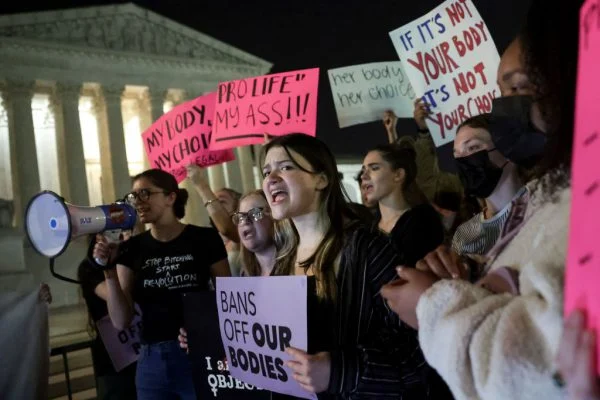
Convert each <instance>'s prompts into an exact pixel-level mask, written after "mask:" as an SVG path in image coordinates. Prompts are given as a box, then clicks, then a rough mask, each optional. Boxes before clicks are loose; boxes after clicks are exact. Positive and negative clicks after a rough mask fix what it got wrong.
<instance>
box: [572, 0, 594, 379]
mask: <svg viewBox="0 0 600 400" xmlns="http://www.w3.org/2000/svg"><path fill="white" fill-rule="evenodd" d="M599 59H600V2H598V0H589V1H587V2H586V3H585V4H584V5H583V7H582V8H581V13H580V26H579V63H578V77H577V97H576V100H575V107H576V108H575V135H574V143H573V165H572V171H571V188H572V194H571V196H572V197H571V221H570V231H569V252H568V257H567V271H566V277H565V315H568V314H569V313H570V312H571V311H573V310H574V309H583V310H584V311H585V312H586V314H587V323H588V328H590V329H593V330H595V331H596V334H598V333H599V328H600V301H599V294H598V287H597V286H598V280H599V279H600V250H599V249H600V247H599V245H598V226H600V208H599V207H598V205H599V204H600V120H599V119H598V104H600V76H599V75H598V60H599ZM596 337H597V340H598V338H600V337H599V336H596ZM599 344H600V342H597V344H596V359H597V361H598V362H597V363H596V368H597V372H598V373H600V346H599Z"/></svg>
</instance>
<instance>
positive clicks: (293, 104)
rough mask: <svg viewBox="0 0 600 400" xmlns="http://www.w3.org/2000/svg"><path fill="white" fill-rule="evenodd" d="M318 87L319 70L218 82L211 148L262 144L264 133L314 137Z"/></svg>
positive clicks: (218, 148) (220, 148)
mask: <svg viewBox="0 0 600 400" xmlns="http://www.w3.org/2000/svg"><path fill="white" fill-rule="evenodd" d="M318 86H319V69H318V68H313V69H304V70H298V71H292V72H283V73H279V74H272V75H264V76H257V77H254V78H247V79H241V80H237V81H230V82H223V83H220V84H219V88H218V89H217V102H216V107H215V116H214V118H213V121H214V131H213V136H212V142H211V148H212V149H214V150H223V149H230V148H234V147H239V146H246V145H250V144H258V143H263V142H264V135H265V133H268V134H269V135H272V136H282V135H286V134H289V133H305V134H307V135H311V136H315V134H316V129H317V93H318Z"/></svg>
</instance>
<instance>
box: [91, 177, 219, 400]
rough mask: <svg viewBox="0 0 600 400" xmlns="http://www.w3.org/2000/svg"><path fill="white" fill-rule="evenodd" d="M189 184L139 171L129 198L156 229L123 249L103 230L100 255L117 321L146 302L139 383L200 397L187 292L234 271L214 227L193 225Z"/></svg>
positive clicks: (149, 392)
mask: <svg viewBox="0 0 600 400" xmlns="http://www.w3.org/2000/svg"><path fill="white" fill-rule="evenodd" d="M187 197H188V194H187V191H186V190H185V189H179V187H178V186H177V182H176V180H175V178H174V177H173V176H172V175H171V174H169V173H167V172H165V171H162V170H159V169H151V170H147V171H144V172H142V173H141V174H139V175H137V176H135V177H134V178H133V190H132V192H131V193H129V194H128V195H127V196H126V197H125V199H126V201H127V202H128V203H130V204H132V205H133V206H135V209H136V211H137V213H138V216H139V218H140V220H141V222H142V223H145V224H149V225H150V229H149V230H148V231H146V232H144V233H141V234H139V235H137V236H134V237H133V238H131V239H130V240H129V241H127V242H126V243H124V244H123V245H122V246H120V248H119V249H118V251H117V249H116V248H114V247H110V246H109V245H108V243H107V242H106V239H105V238H104V237H103V236H102V235H98V237H97V243H96V246H95V247H94V252H93V256H94V258H95V259H100V260H105V261H106V266H105V267H104V268H105V270H104V275H105V277H106V286H107V306H108V313H109V316H110V319H111V320H112V322H113V325H114V326H115V327H116V328H117V329H125V328H126V327H128V326H129V324H130V322H131V319H132V317H133V298H135V301H136V302H137V303H138V304H139V306H140V308H141V310H142V314H143V317H142V323H143V330H142V334H141V338H142V343H143V345H142V350H141V353H140V358H139V360H138V367H137V374H136V387H137V396H138V399H140V400H152V399H165V398H173V397H176V398H179V399H182V400H187V399H190V400H191V399H196V394H195V390H194V384H193V382H192V373H191V368H190V363H189V360H188V359H187V357H186V355H185V353H184V352H183V351H182V350H181V349H180V348H179V344H178V341H177V336H178V333H179V328H180V327H181V326H183V304H182V300H181V295H182V294H183V293H187V292H195V291H203V290H208V288H209V281H210V280H211V278H212V279H214V278H216V277H218V276H231V273H230V270H229V264H228V262H227V253H226V252H225V247H224V245H223V241H222V240H221V238H220V237H219V235H218V233H217V232H216V231H215V230H214V229H211V228H201V227H198V226H194V225H186V224H183V223H181V222H180V221H179V220H180V219H181V218H183V216H184V215H185V204H186V201H187Z"/></svg>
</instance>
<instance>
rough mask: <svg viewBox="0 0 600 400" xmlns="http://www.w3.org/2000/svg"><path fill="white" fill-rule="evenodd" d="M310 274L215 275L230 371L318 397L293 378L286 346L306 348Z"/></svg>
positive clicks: (256, 382) (258, 382)
mask: <svg viewBox="0 0 600 400" xmlns="http://www.w3.org/2000/svg"><path fill="white" fill-rule="evenodd" d="M306 291H307V281H306V276H277V277H251V278H246V277H245V278H217V308H218V311H219V328H220V330H221V339H223V347H225V354H226V355H227V361H228V363H229V371H230V372H231V375H232V376H234V377H235V378H238V379H239V380H241V381H243V382H246V383H249V384H252V385H254V386H258V387H261V388H264V389H268V390H271V391H273V392H277V393H283V394H288V395H292V396H297V397H302V398H306V399H316V398H317V397H316V395H314V394H311V393H308V392H307V391H305V390H304V389H302V387H300V385H299V384H298V383H297V382H296V381H295V380H294V378H293V371H292V370H290V369H289V368H288V367H287V366H286V365H285V363H286V362H287V361H288V360H289V359H290V357H289V356H288V355H287V354H286V353H285V349H286V348H288V347H295V348H297V349H301V350H304V351H306V349H307V345H308V338H307V315H306V307H307V305H306Z"/></svg>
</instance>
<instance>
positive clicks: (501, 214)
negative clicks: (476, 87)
mask: <svg viewBox="0 0 600 400" xmlns="http://www.w3.org/2000/svg"><path fill="white" fill-rule="evenodd" d="M454 159H455V161H456V166H457V168H458V175H459V177H460V179H461V182H462V184H463V186H464V188H465V193H466V194H467V195H469V196H474V197H477V198H480V199H483V200H484V202H485V207H484V209H483V210H482V211H481V212H480V213H479V214H477V215H475V216H474V217H473V218H471V219H470V220H468V221H466V222H465V223H463V224H462V225H460V226H459V227H458V229H457V230H456V233H455V234H454V237H453V239H452V250H454V251H455V252H456V253H457V254H480V255H484V254H486V253H487V252H488V251H489V250H490V249H491V248H492V247H493V246H494V244H495V243H496V241H497V239H498V237H499V236H500V232H501V230H502V227H503V226H504V222H506V219H507V218H508V215H509V213H510V210H511V206H512V204H513V202H514V201H517V200H518V199H519V198H521V197H522V196H523V195H524V194H525V192H526V190H525V187H524V186H523V183H522V182H521V179H520V178H519V172H518V170H517V166H516V165H515V164H514V163H512V162H510V161H508V160H507V159H506V158H505V157H504V156H503V155H502V154H500V152H499V151H498V150H497V149H496V148H495V147H494V144H493V143H492V138H491V136H490V133H489V116H488V115H485V114H484V115H479V116H476V117H472V118H469V119H468V120H466V121H465V122H463V123H462V124H461V125H460V126H459V127H458V129H457V131H456V137H455V139H454Z"/></svg>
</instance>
